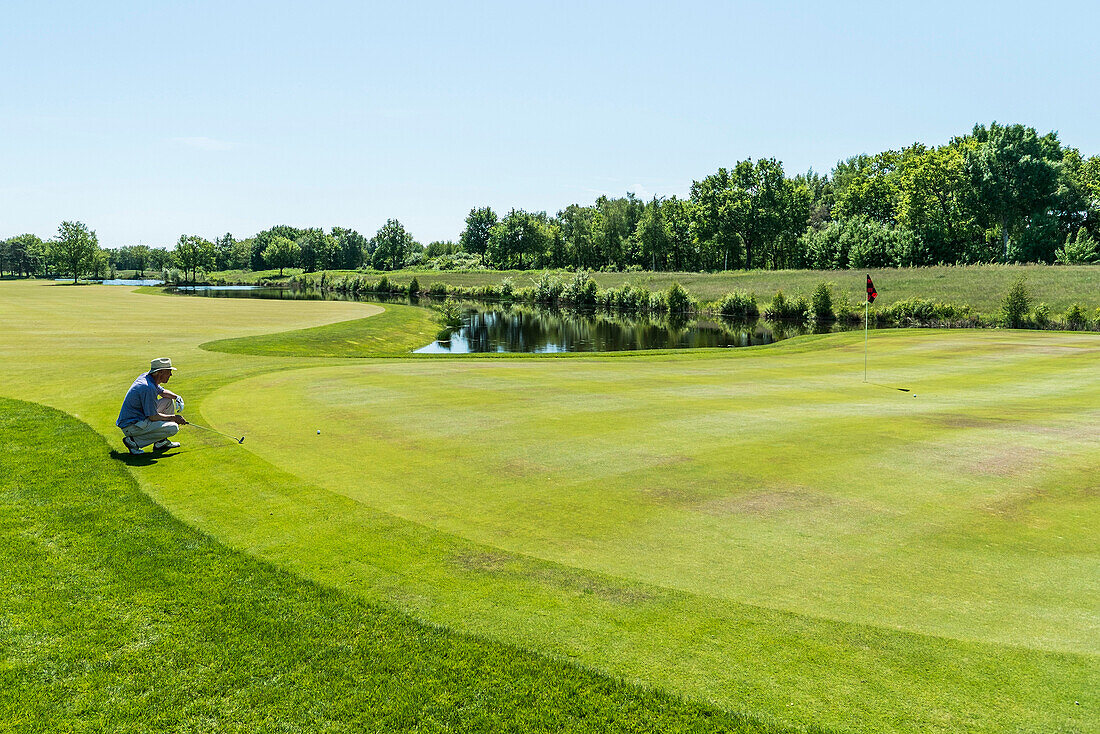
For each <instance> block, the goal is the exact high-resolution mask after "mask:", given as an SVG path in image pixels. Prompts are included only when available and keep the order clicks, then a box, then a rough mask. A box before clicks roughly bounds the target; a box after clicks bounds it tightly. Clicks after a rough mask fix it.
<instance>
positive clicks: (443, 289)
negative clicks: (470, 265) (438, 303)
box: [428, 283, 447, 298]
mask: <svg viewBox="0 0 1100 734" xmlns="http://www.w3.org/2000/svg"><path fill="white" fill-rule="evenodd" d="M428 295H429V296H431V297H432V298H443V297H444V296H446V295H447V284H446V283H432V284H431V285H429V286H428Z"/></svg>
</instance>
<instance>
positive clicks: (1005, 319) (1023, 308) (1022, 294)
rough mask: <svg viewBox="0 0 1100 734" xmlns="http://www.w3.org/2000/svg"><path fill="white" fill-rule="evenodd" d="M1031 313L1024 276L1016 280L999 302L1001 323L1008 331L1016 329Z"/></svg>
mask: <svg viewBox="0 0 1100 734" xmlns="http://www.w3.org/2000/svg"><path fill="white" fill-rule="evenodd" d="M1029 313H1031V294H1030V293H1028V291H1027V283H1026V281H1025V278H1024V276H1022V275H1021V276H1020V277H1019V278H1017V279H1016V282H1015V283H1013V284H1012V287H1011V288H1009V289H1008V293H1006V294H1005V297H1004V299H1003V300H1002V301H1001V323H1002V324H1003V325H1005V326H1007V327H1008V328H1010V329H1018V328H1020V327H1021V326H1023V325H1024V324H1025V323H1026V321H1027V315H1028V314H1029Z"/></svg>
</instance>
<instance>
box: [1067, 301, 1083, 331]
mask: <svg viewBox="0 0 1100 734" xmlns="http://www.w3.org/2000/svg"><path fill="white" fill-rule="evenodd" d="M1064 318H1065V322H1066V326H1067V327H1068V328H1070V329H1073V330H1074V331H1076V330H1077V329H1087V328H1088V325H1089V316H1088V314H1087V313H1085V309H1084V307H1083V306H1082V305H1081V304H1079V303H1075V304H1073V305H1072V306H1070V307H1069V309H1068V310H1067V311H1066V315H1065V317H1064Z"/></svg>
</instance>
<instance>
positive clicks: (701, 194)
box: [691, 168, 744, 270]
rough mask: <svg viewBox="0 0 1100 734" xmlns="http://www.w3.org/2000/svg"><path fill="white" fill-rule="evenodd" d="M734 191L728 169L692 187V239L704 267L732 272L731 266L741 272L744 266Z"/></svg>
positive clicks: (695, 183) (694, 183)
mask: <svg viewBox="0 0 1100 734" xmlns="http://www.w3.org/2000/svg"><path fill="white" fill-rule="evenodd" d="M733 189H734V183H733V178H732V176H731V173H730V171H727V170H726V169H725V168H719V169H718V171H717V173H713V174H711V175H710V176H707V177H706V178H704V179H703V180H702V181H693V182H692V184H691V204H692V216H691V235H692V238H693V239H694V240H695V241H696V242H697V244H698V248H699V250H700V254H701V256H702V257H701V258H700V260H701V262H699V264H698V265H699V266H700V267H703V268H715V267H720V268H721V269H723V270H728V269H729V268H730V266H731V264H732V266H733V267H734V268H739V267H741V266H742V264H743V262H744V261H743V249H742V245H743V243H742V240H741V235H740V234H739V232H738V223H739V222H738V214H737V207H736V194H735V193H734V190H733ZM715 255H717V259H715V257H714V256H715ZM731 260H732V263H731Z"/></svg>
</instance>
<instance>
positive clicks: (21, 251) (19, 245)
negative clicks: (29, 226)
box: [8, 234, 47, 276]
mask: <svg viewBox="0 0 1100 734" xmlns="http://www.w3.org/2000/svg"><path fill="white" fill-rule="evenodd" d="M46 249H47V248H46V243H44V242H43V241H42V240H41V239H40V238H39V237H38V236H37V235H33V234H21V235H16V236H15V237H12V238H11V239H9V240H8V258H9V260H10V264H9V269H10V270H12V272H13V273H16V274H19V275H23V276H30V275H34V274H36V273H41V272H42V268H43V267H45V263H46Z"/></svg>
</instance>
